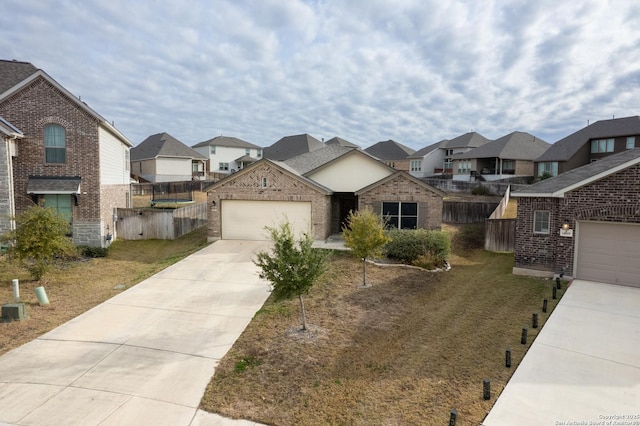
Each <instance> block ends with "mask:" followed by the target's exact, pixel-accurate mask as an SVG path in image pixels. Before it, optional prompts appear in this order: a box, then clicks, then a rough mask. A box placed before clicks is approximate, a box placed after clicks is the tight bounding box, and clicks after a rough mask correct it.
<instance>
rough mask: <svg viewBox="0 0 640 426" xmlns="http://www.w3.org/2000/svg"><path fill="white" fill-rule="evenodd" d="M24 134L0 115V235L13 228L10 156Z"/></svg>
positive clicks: (13, 210)
mask: <svg viewBox="0 0 640 426" xmlns="http://www.w3.org/2000/svg"><path fill="white" fill-rule="evenodd" d="M23 137H24V135H23V134H22V132H21V131H20V130H18V129H17V128H16V127H15V126H13V125H12V124H11V123H9V122H8V121H6V120H5V119H4V118H2V117H0V235H3V234H5V233H7V232H9V231H12V230H14V229H15V221H14V220H13V217H14V216H15V199H14V194H13V164H12V161H11V158H12V157H15V155H16V152H17V151H16V142H17V140H18V139H22V138H23Z"/></svg>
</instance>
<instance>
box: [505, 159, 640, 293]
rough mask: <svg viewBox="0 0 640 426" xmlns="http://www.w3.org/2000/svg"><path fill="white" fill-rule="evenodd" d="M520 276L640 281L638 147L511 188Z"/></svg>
mask: <svg viewBox="0 0 640 426" xmlns="http://www.w3.org/2000/svg"><path fill="white" fill-rule="evenodd" d="M512 196H514V197H517V198H518V218H517V222H516V241H515V246H516V249H515V265H514V269H513V272H514V273H515V274H527V275H541V276H553V275H554V274H560V273H563V274H564V275H565V276H566V277H573V278H579V279H584V280H590V281H598V282H607V283H614V284H624V285H631V286H637V287H640V148H632V149H628V150H626V151H623V152H621V153H618V154H614V155H611V156H608V157H605V158H602V159H601V160H598V161H595V162H593V163H590V164H587V165H584V166H582V167H578V168H576V169H572V170H570V171H568V172H565V173H563V174H561V175H558V176H556V177H553V178H549V179H546V180H543V181H540V182H538V183H537V184H534V185H531V186H530V187H528V188H526V189H523V190H520V191H516V192H514V193H512Z"/></svg>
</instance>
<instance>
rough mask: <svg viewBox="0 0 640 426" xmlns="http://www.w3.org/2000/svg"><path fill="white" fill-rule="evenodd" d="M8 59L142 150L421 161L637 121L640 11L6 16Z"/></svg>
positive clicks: (323, 4) (207, 8)
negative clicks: (431, 151) (496, 141)
mask: <svg viewBox="0 0 640 426" xmlns="http://www.w3.org/2000/svg"><path fill="white" fill-rule="evenodd" d="M5 3H6V4H5V5H4V10H7V11H9V12H10V13H3V14H2V15H0V33H1V35H2V37H0V52H2V55H1V56H2V57H3V58H5V59H18V60H24V61H29V62H32V63H34V64H35V65H36V66H38V67H41V68H43V69H44V70H45V71H47V72H48V73H49V74H50V75H51V76H52V77H53V78H55V79H56V80H58V81H59V82H60V83H61V84H62V85H64V86H65V87H67V88H68V89H69V90H70V91H72V92H73V93H74V94H76V95H80V96H82V98H83V100H85V101H87V102H88V103H89V104H90V105H91V106H92V107H93V108H94V109H95V110H96V111H98V112H99V113H100V114H102V115H104V116H105V117H106V118H108V119H109V120H114V121H115V122H116V125H117V126H118V127H119V128H120V129H121V130H122V131H123V132H124V133H125V134H126V135H128V136H129V137H130V139H132V141H134V142H135V143H137V142H140V141H142V140H143V139H144V138H146V137H147V136H148V135H149V134H152V133H156V132H160V131H167V132H169V133H171V134H173V135H174V136H175V137H177V138H178V139H180V140H182V141H183V142H185V143H187V144H189V145H192V144H195V143H197V142H200V141H202V140H205V139H208V138H210V137H213V136H215V135H217V134H220V133H224V134H227V135H232V136H237V137H241V138H244V139H246V140H249V141H251V142H254V143H257V144H260V145H270V144H271V143H273V142H275V141H276V140H278V139H280V138H281V137H282V136H286V135H290V134H296V133H304V132H307V133H310V134H312V135H314V136H316V137H318V138H322V137H324V138H325V139H328V138H330V137H333V136H335V135H338V136H341V137H344V138H345V139H348V140H351V141H353V142H355V143H358V144H360V145H362V146H368V145H370V144H373V143H375V142H377V141H380V140H386V139H389V138H391V139H394V140H397V141H399V142H402V143H405V144H407V145H410V146H412V147H413V148H415V149H418V148H421V147H424V146H426V145H429V144H431V143H433V142H436V141H438V140H440V139H443V138H453V137H455V136H458V135H459V134H461V133H464V132H467V131H469V130H472V129H473V130H475V131H478V132H480V133H482V134H484V135H485V136H487V137H490V138H497V137H500V136H502V135H505V134H507V133H510V132H512V131H514V130H522V131H529V132H531V133H533V134H535V135H537V136H539V137H542V138H544V139H547V140H549V141H554V140H556V139H559V138H561V137H563V136H565V135H566V134H568V133H571V132H573V131H575V130H577V128H576V126H583V125H584V124H586V121H587V120H591V122H593V121H595V120H598V119H604V118H610V117H611V116H612V115H615V116H627V115H636V114H638V111H637V101H636V99H637V93H638V90H639V88H640V87H639V86H640V49H639V47H640V29H639V28H638V27H637V22H638V20H639V19H638V18H640V8H639V7H637V6H634V5H630V4H620V2H616V3H615V4H614V3H613V2H612V1H611V2H609V1H601V0H592V1H586V2H581V3H575V2H574V3H567V2H557V1H551V0H540V1H537V2H526V1H520V0H511V1H497V0H494V1H483V2H474V1H470V0H469V1H460V0H459V1H453V2H437V1H420V0H415V1H409V0H406V1H400V2H398V1H391V0H367V1H365V0H360V1H352V0H314V1H301V0H295V1H294V0H292V1H281V0H264V1H259V2H255V1H250V0H242V1H231V0H227V1H222V0H221V1H216V2H209V1H206V0H200V1H195V2H188V3H184V2H179V1H177V0H161V1H154V2H135V1H130V0H129V1H123V0H111V1H109V2H103V1H98V0H87V1H71V0H67V1H61V2H55V4H54V2H41V1H39V0H5Z"/></svg>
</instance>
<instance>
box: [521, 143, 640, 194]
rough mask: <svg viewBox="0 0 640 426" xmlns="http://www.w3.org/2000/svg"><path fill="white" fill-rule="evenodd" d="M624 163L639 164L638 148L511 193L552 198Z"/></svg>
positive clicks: (639, 153) (639, 149) (605, 173)
mask: <svg viewBox="0 0 640 426" xmlns="http://www.w3.org/2000/svg"><path fill="white" fill-rule="evenodd" d="M625 163H630V164H629V165H632V164H636V163H640V148H634V149H628V150H626V151H622V152H620V153H618V154H614V155H609V156H607V157H604V158H602V159H601V160H598V161H594V162H593V163H589V164H586V165H584V166H581V167H577V168H575V169H572V170H569V171H567V172H564V173H562V174H560V175H558V176H554V177H552V178H549V179H544V180H541V181H540V182H538V183H535V184H533V185H530V186H528V187H526V188H524V189H521V190H518V191H515V192H513V194H512V195H513V196H514V197H518V196H533V195H541V196H554V195H553V194H556V195H557V194H561V193H563V192H564V191H566V190H568V189H569V188H574V187H579V186H582V185H581V183H583V182H584V183H583V184H585V185H586V184H587V183H588V182H590V180H591V179H593V178H595V177H597V176H598V175H601V174H604V175H603V177H604V176H606V175H607V172H608V171H611V173H613V172H614V170H612V169H615V168H616V167H619V166H622V165H624V164H625Z"/></svg>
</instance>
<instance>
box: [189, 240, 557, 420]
mask: <svg viewBox="0 0 640 426" xmlns="http://www.w3.org/2000/svg"><path fill="white" fill-rule="evenodd" d="M454 249H455V245H454ZM458 252H460V251H459V250H458ZM451 263H452V266H453V269H452V270H451V271H449V272H446V273H443V272H440V273H431V272H426V271H422V270H417V269H407V268H402V267H397V266H372V267H368V268H367V281H370V282H371V283H372V284H373V287H372V288H369V289H362V288H358V284H359V283H361V279H362V277H361V273H362V270H361V263H360V262H359V261H356V260H355V259H353V258H351V257H348V256H346V255H340V254H339V255H336V256H335V257H334V258H333V260H332V262H331V270H330V272H329V273H328V274H327V276H326V278H325V279H324V280H323V281H322V282H321V283H319V284H318V285H317V286H316V287H314V288H313V289H312V290H311V292H310V294H309V295H308V296H307V297H306V299H305V301H306V303H305V305H306V308H307V320H308V322H309V324H310V327H309V328H310V332H309V333H301V332H299V324H300V319H299V308H298V302H297V300H292V301H290V302H285V303H278V304H275V303H273V302H271V300H268V301H267V303H266V304H265V305H264V307H263V309H262V310H260V311H259V312H258V314H256V316H255V318H254V320H253V321H252V323H251V324H250V325H249V327H248V328H247V329H246V330H245V332H244V333H243V335H242V336H241V337H240V339H239V340H238V341H237V342H236V344H235V345H234V347H233V348H232V350H231V351H230V352H229V353H228V354H227V356H226V357H225V358H224V359H223V360H222V361H221V363H220V365H219V366H218V368H217V371H216V374H215V376H214V377H213V379H212V381H211V383H210V385H209V387H208V389H207V392H206V394H205V396H204V398H203V400H202V403H201V408H203V409H206V410H208V411H212V412H217V413H220V414H222V415H225V416H229V417H239V418H245V419H247V418H248V419H251V420H255V421H258V422H261V423H266V424H273V425H292V424H300V425H316V424H355V425H405V424H424V425H428V424H434V425H443V424H448V421H449V417H450V412H451V410H452V409H456V410H457V412H458V423H457V424H458V425H477V424H480V423H481V421H482V419H483V418H484V417H485V415H486V414H487V412H488V411H489V410H490V408H491V406H492V405H493V403H494V402H495V399H496V397H497V396H498V394H499V393H500V392H501V391H502V389H503V388H504V386H505V384H506V382H507V381H508V380H509V377H510V376H511V374H512V373H513V371H514V370H515V367H516V366H517V364H518V363H519V362H520V360H521V359H522V357H523V356H524V354H525V352H526V350H527V349H528V347H529V345H530V344H531V341H532V339H533V338H534V337H535V336H536V334H537V332H538V330H539V328H538V329H533V328H531V317H532V314H533V313H534V312H537V313H538V314H539V319H540V323H541V325H542V323H544V321H545V320H546V319H547V317H548V315H549V313H550V312H551V310H552V309H553V307H555V304H556V302H557V300H552V297H551V296H552V286H553V285H554V283H553V282H552V281H550V280H540V279H532V278H525V277H517V276H513V275H511V268H512V266H513V256H512V255H508V254H493V253H489V252H485V251H482V250H470V251H465V252H462V255H458V256H452V259H451ZM545 298H546V299H548V302H549V312H548V313H546V314H543V313H542V312H541V309H542V303H543V299H545ZM523 327H527V328H528V334H529V339H528V342H527V343H528V344H527V345H521V343H520V339H521V331H522V328H523ZM507 348H510V349H511V351H512V367H511V368H510V369H508V368H505V350H506V349H507ZM483 379H489V380H490V381H491V392H492V394H491V399H490V400H489V401H485V400H484V399H483Z"/></svg>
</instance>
